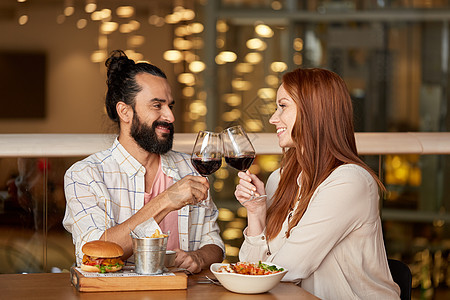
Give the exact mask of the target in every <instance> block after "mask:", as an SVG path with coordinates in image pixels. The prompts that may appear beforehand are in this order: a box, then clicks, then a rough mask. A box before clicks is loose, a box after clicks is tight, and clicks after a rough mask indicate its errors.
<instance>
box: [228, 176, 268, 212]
mask: <svg viewBox="0 0 450 300" xmlns="http://www.w3.org/2000/svg"><path fill="white" fill-rule="evenodd" d="M238 176H239V178H240V179H239V184H238V185H237V186H236V191H235V192H234V195H235V196H236V199H237V200H238V201H239V202H240V203H241V204H242V205H244V206H245V207H246V208H247V209H248V208H250V207H253V206H254V205H255V204H257V203H256V202H265V201H255V203H252V202H253V201H249V200H251V198H252V197H258V196H260V195H265V194H266V191H265V189H264V183H263V182H262V181H261V180H259V178H258V177H257V176H256V175H254V174H252V173H250V172H249V171H246V172H245V173H244V172H239V173H238ZM258 206H259V205H258Z"/></svg>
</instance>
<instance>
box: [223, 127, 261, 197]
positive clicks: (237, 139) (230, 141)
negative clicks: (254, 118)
mask: <svg viewBox="0 0 450 300" xmlns="http://www.w3.org/2000/svg"><path fill="white" fill-rule="evenodd" d="M222 135H223V155H224V156H225V161H226V162H227V164H228V165H230V166H231V167H233V168H235V169H236V170H239V171H242V172H245V171H247V170H248V169H249V168H250V166H251V165H252V163H253V160H254V159H255V157H256V152H255V148H254V147H253V145H252V142H251V141H250V139H249V138H248V136H247V133H246V132H245V131H244V129H243V128H242V127H241V126H240V125H238V126H233V127H230V128H227V129H225V130H224V131H223V132H222ZM266 197H267V196H266V195H260V196H255V195H254V194H253V191H252V196H251V198H250V199H249V200H247V201H244V202H243V203H242V204H244V203H246V202H248V201H253V200H262V199H265V198H266Z"/></svg>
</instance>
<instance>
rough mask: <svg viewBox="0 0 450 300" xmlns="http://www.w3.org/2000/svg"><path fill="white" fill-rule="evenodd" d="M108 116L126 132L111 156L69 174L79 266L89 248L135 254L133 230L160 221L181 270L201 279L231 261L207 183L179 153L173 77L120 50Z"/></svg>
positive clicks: (112, 70) (69, 215)
mask: <svg viewBox="0 0 450 300" xmlns="http://www.w3.org/2000/svg"><path fill="white" fill-rule="evenodd" d="M106 66H107V69H108V74H107V76H108V79H107V85H108V91H107V94H106V101H105V104H106V110H107V112H108V116H109V117H110V118H111V120H113V121H115V122H116V123H117V124H118V126H119V136H118V138H117V139H116V140H115V141H114V143H113V145H112V147H111V148H110V149H108V150H105V151H101V152H98V153H95V154H93V155H91V156H89V157H88V158H86V159H84V160H82V161H79V162H77V163H75V164H74V165H73V166H72V167H71V168H70V169H69V170H68V171H67V172H66V175H65V183H64V186H65V194H66V201H67V203H66V213H65V216H64V220H63V225H64V227H65V228H66V229H67V230H68V231H69V232H71V233H72V237H73V241H74V244H75V248H76V257H77V263H78V265H79V264H80V262H81V259H82V256H83V253H82V252H81V247H82V246H83V245H84V244H85V243H86V242H88V241H91V240H98V239H107V240H108V241H112V242H115V243H117V244H119V245H121V246H122V248H123V249H124V256H123V258H124V259H127V258H128V257H130V256H131V255H132V254H133V249H132V242H131V237H130V235H129V234H130V230H133V229H135V228H136V226H138V225H139V224H141V223H143V222H145V221H147V220H148V219H150V218H152V217H153V218H154V219H155V221H156V222H158V223H159V225H160V227H161V229H162V230H163V231H164V232H166V231H169V230H170V232H171V234H170V236H169V241H168V246H167V247H168V249H174V250H175V251H176V259H175V266H177V267H180V268H185V269H188V270H189V271H191V272H200V271H201V269H204V268H207V267H209V265H210V264H211V263H214V262H220V261H222V259H223V253H224V245H223V242H222V240H221V238H220V235H219V228H218V225H217V223H216V220H217V216H218V211H217V208H216V206H215V205H214V203H213V202H212V201H208V203H209V204H208V206H207V207H206V208H205V207H199V206H196V205H195V204H197V203H198V202H201V201H203V200H204V199H207V198H208V197H209V184H208V181H207V180H206V178H204V177H202V176H198V173H196V171H195V170H194V168H193V167H192V165H191V164H190V160H189V156H188V155H186V154H182V153H178V152H175V151H171V150H170V149H171V148H172V141H173V133H174V129H173V122H174V115H173V113H172V108H173V105H174V100H173V98H172V94H171V90H170V87H169V84H168V82H167V79H166V76H165V74H164V73H163V72H162V71H161V70H160V69H158V68H157V67H155V66H153V65H151V64H148V63H137V64H136V63H135V62H134V61H132V60H130V59H128V57H127V56H126V55H125V54H124V53H123V52H122V51H120V50H116V51H114V52H113V53H112V55H111V56H110V57H109V58H108V60H107V61H106Z"/></svg>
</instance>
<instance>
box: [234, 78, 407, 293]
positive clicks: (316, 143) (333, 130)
mask: <svg viewBox="0 0 450 300" xmlns="http://www.w3.org/2000/svg"><path fill="white" fill-rule="evenodd" d="M276 102H277V110H276V112H275V113H274V114H273V116H272V117H271V118H270V121H269V122H270V123H271V124H273V125H275V126H276V129H277V136H278V140H279V145H280V147H282V148H283V154H284V155H283V159H282V162H281V168H280V169H279V170H277V171H275V172H274V173H272V174H271V175H270V177H269V179H268V182H267V185H266V187H265V188H264V184H263V183H262V182H261V181H260V180H259V179H258V178H257V177H256V176H255V175H254V174H251V173H249V172H248V171H247V172H246V173H243V172H239V177H240V181H239V184H238V186H237V187H236V191H235V196H236V198H237V199H238V200H239V202H241V203H243V205H244V206H245V207H246V208H247V215H248V227H247V228H246V229H245V230H244V236H245V241H244V243H243V245H242V247H241V250H240V253H239V258H240V260H241V261H254V262H256V261H258V260H262V261H269V262H274V263H276V264H278V265H281V266H283V267H285V268H287V269H288V270H289V272H288V273H287V274H286V276H285V277H284V279H283V280H288V281H296V282H299V283H300V285H301V286H302V287H303V288H304V289H306V290H307V291H309V292H310V293H312V294H314V295H316V296H318V297H320V298H323V299H399V294H400V289H399V287H398V286H397V285H396V284H395V283H394V281H393V280H392V276H391V274H390V271H389V267H388V263H387V257H386V252H385V249H384V243H383V234H382V229H381V221H380V217H379V211H378V201H379V190H383V189H384V187H383V185H382V183H381V182H380V180H379V179H378V178H377V176H376V175H375V174H374V172H373V171H372V170H371V169H370V168H369V167H368V166H367V165H366V164H365V163H364V162H363V161H362V160H361V159H360V158H359V157H358V155H357V151H356V143H355V137H354V131H353V109H352V103H351V99H350V96H349V94H348V91H347V87H346V85H345V83H344V81H343V80H342V79H341V78H340V77H339V76H338V75H336V74H335V73H333V72H330V71H327V70H323V69H297V70H295V71H293V72H290V73H287V74H285V75H284V76H283V83H282V85H281V86H280V88H279V89H278V93H277V100H276ZM266 191H267V196H268V197H267V199H268V202H267V203H266V201H248V202H246V201H247V200H248V199H250V197H251V196H253V195H254V194H260V195H263V194H266Z"/></svg>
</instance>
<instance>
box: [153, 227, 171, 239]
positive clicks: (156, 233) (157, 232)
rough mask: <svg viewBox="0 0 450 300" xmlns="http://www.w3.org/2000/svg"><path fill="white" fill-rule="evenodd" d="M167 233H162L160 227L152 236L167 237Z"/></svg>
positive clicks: (154, 237) (155, 237)
mask: <svg viewBox="0 0 450 300" xmlns="http://www.w3.org/2000/svg"><path fill="white" fill-rule="evenodd" d="M165 237H167V234H163V233H160V232H159V230H158V229H156V230H155V233H154V234H152V235H151V236H150V238H151V239H158V238H165Z"/></svg>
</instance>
